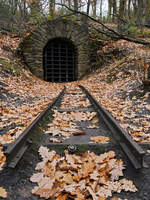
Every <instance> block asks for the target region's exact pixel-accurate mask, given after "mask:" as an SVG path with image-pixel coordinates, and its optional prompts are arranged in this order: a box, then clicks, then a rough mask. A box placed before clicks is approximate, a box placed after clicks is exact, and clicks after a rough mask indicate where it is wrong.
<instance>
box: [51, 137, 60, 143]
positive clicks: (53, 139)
mask: <svg viewBox="0 0 150 200" xmlns="http://www.w3.org/2000/svg"><path fill="white" fill-rule="evenodd" d="M50 142H56V143H61V142H62V141H61V140H59V139H58V138H50Z"/></svg>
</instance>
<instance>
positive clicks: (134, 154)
mask: <svg viewBox="0 0 150 200" xmlns="http://www.w3.org/2000/svg"><path fill="white" fill-rule="evenodd" d="M79 87H80V88H81V89H82V91H83V92H85V94H86V96H87V97H88V99H89V100H90V102H91V104H92V105H93V106H94V108H95V110H96V112H97V113H98V115H99V117H101V118H103V120H104V122H105V124H106V125H107V127H108V128H109V129H110V131H111V132H112V133H113V135H114V137H115V140H117V141H118V143H119V144H120V146H121V148H122V150H123V151H124V152H125V154H126V155H127V157H128V158H129V160H130V161H131V163H132V164H133V166H134V168H135V169H140V168H142V167H143V165H144V164H145V163H144V155H145V152H144V150H143V149H142V148H141V147H140V146H139V145H138V144H137V143H136V142H135V141H134V140H133V139H132V138H131V136H130V135H129V134H128V133H127V132H126V131H125V130H124V129H123V128H122V127H121V126H120V125H119V124H118V122H117V121H116V120H115V119H114V118H113V117H112V116H111V115H110V113H109V112H108V111H106V110H105V109H104V108H103V107H102V106H101V104H100V103H98V102H97V101H96V100H95V99H94V98H93V97H92V95H91V94H90V92H89V91H88V90H87V89H85V88H84V87H83V86H81V85H79Z"/></svg>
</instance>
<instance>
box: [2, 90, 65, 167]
mask: <svg viewBox="0 0 150 200" xmlns="http://www.w3.org/2000/svg"><path fill="white" fill-rule="evenodd" d="M65 90H66V87H64V88H63V90H62V91H61V92H60V93H59V95H58V96H57V97H56V98H55V99H54V100H53V101H52V102H51V103H50V104H48V106H47V107H46V108H45V109H44V110H43V111H42V112H41V113H40V114H39V115H38V116H37V117H36V119H35V120H34V121H33V122H32V123H31V124H30V125H29V126H28V127H27V128H26V129H25V130H24V131H23V133H22V134H21V135H20V136H19V137H18V138H17V139H16V140H15V142H14V143H12V144H9V145H8V146H4V154H5V156H6V163H7V166H8V167H10V168H15V166H16V165H17V163H18V162H19V160H20V159H21V157H22V156H23V154H24V152H25V151H26V149H27V148H28V146H29V142H28V141H27V140H28V137H29V136H30V133H31V132H32V131H33V129H34V128H35V127H36V125H37V124H38V123H39V122H40V121H41V120H42V119H43V117H44V116H46V114H47V112H48V111H49V110H50V109H51V108H52V107H53V106H54V105H56V104H57V102H58V101H59V100H60V99H61V97H62V96H63V94H64V92H65Z"/></svg>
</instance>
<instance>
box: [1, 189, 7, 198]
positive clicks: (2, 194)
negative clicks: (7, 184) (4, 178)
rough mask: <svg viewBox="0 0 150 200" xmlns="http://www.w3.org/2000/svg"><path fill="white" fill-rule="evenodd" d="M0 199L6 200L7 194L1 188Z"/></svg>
mask: <svg viewBox="0 0 150 200" xmlns="http://www.w3.org/2000/svg"><path fill="white" fill-rule="evenodd" d="M0 197H1V198H7V192H6V190H5V189H4V188H3V187H0Z"/></svg>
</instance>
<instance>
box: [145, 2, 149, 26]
mask: <svg viewBox="0 0 150 200" xmlns="http://www.w3.org/2000/svg"><path fill="white" fill-rule="evenodd" d="M149 20H150V0H146V8H145V23H146V24H147V22H148V21H149Z"/></svg>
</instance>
